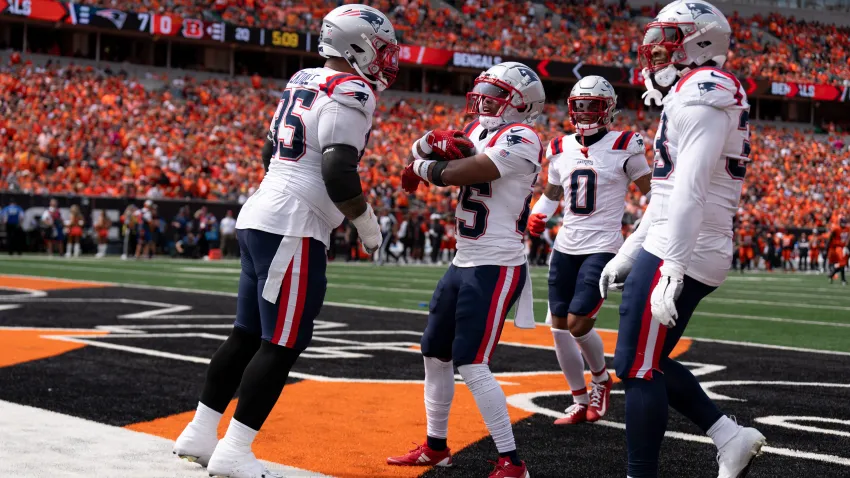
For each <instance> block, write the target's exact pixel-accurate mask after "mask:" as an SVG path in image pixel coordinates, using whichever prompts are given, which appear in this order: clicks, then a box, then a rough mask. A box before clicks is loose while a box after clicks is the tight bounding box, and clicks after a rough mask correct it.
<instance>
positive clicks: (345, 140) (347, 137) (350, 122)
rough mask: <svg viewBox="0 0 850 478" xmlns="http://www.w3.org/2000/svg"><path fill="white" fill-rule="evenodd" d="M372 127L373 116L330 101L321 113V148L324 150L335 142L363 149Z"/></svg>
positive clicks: (359, 149) (358, 149)
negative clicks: (367, 115) (366, 115)
mask: <svg viewBox="0 0 850 478" xmlns="http://www.w3.org/2000/svg"><path fill="white" fill-rule="evenodd" d="M371 129H372V117H371V116H370V117H365V116H364V115H363V113H362V112H361V111H360V110H358V109H355V108H352V107H350V106H345V105H343V104H340V103H338V102H336V101H329V102H328V103H327V104H325V105H324V106H323V107H322V111H321V112H320V113H319V148H320V149H321V150H323V151H324V149H325V148H327V147H328V146H330V145H333V144H346V145H349V146H353V147H354V148H355V149H357V151H363V148H365V147H366V139H367V137H368V135H369V131H370V130H371Z"/></svg>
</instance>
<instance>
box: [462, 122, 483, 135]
mask: <svg viewBox="0 0 850 478" xmlns="http://www.w3.org/2000/svg"><path fill="white" fill-rule="evenodd" d="M478 124H479V123H478V120H475V121H472V122H471V123H468V124H467V125H466V126H464V127H463V134H465V135H466V136H467V137H469V135H470V134H472V131H473V130H474V129H475V128H477V127H478Z"/></svg>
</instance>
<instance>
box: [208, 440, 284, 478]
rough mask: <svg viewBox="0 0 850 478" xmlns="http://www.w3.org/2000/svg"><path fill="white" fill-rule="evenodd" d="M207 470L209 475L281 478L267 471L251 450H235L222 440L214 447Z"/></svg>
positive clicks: (234, 477)
mask: <svg viewBox="0 0 850 478" xmlns="http://www.w3.org/2000/svg"><path fill="white" fill-rule="evenodd" d="M207 471H208V472H209V474H210V476H216V477H226V478H283V476H282V475H278V474H277V473H272V472H271V471H269V469H268V468H266V467H265V465H263V464H262V462H260V460H258V459H257V457H256V456H254V453H253V452H251V451H248V452H247V453H246V452H244V451H241V450H237V449H235V448H233V447H232V446H230V445H229V444H228V443H227V442H225V441H224V440H222V441H220V442H219V444H218V446H217V447H216V448H215V452H214V453H213V456H212V458H210V461H209V465H207Z"/></svg>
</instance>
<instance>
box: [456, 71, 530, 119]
mask: <svg viewBox="0 0 850 478" xmlns="http://www.w3.org/2000/svg"><path fill="white" fill-rule="evenodd" d="M545 101H546V92H545V91H544V90H543V83H542V82H541V81H540V78H539V77H538V76H537V74H536V73H534V70H532V69H531V68H529V67H527V66H525V65H523V64H522V63H517V62H515V61H508V62H505V63H499V64H498V65H493V66H492V67H490V69H489V70H487V71H485V72H483V73H481V74H480V75H478V78H476V79H475V83H474V86H473V88H472V91H471V92H469V93H467V94H466V113H467V114H472V115H478V121H479V122H480V123H481V126H483V127H485V128H487V129H494V128H498V127H499V126H501V125H503V124H508V123H527V124H531V123H533V122H534V119H535V118H537V116H539V115H540V113H542V112H543V103H544V102H545ZM494 110H495V111H494ZM485 111H486V114H485Z"/></svg>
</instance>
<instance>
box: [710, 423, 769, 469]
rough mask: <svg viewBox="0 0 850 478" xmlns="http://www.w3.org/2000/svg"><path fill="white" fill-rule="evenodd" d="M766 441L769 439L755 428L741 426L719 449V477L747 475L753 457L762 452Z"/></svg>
mask: <svg viewBox="0 0 850 478" xmlns="http://www.w3.org/2000/svg"><path fill="white" fill-rule="evenodd" d="M765 443H767V439H765V438H764V435H762V434H761V433H760V432H759V431H758V430H756V429H755V428H745V427H740V428H739V429H738V433H736V434H735V436H733V437H732V438H731V439H730V440H729V441H728V442H727V443H726V444H725V445H723V446H722V447H720V449H719V450H718V451H717V464H718V465H720V473H719V474H718V475H717V478H743V477H745V476H747V473H749V472H750V465H751V464H752V462H753V459H754V458H755V457H757V456H759V455H760V454H761V447H763V446H764V445H765Z"/></svg>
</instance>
